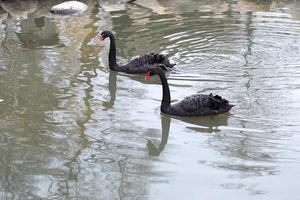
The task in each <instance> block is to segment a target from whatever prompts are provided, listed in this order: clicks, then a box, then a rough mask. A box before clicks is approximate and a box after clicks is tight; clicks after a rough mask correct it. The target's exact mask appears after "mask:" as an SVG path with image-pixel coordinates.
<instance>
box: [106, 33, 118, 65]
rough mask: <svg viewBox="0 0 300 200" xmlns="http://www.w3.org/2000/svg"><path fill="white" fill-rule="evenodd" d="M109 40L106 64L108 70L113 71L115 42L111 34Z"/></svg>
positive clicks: (115, 62)
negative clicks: (107, 64)
mask: <svg viewBox="0 0 300 200" xmlns="http://www.w3.org/2000/svg"><path fill="white" fill-rule="evenodd" d="M109 39H110V47H109V54H108V63H109V68H110V69H111V70H114V69H115V68H116V67H117V61H116V41H115V37H114V35H113V34H111V35H110V36H109Z"/></svg>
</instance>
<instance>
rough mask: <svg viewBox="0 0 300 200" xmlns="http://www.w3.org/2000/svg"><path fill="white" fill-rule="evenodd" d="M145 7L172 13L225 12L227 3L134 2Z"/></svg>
mask: <svg viewBox="0 0 300 200" xmlns="http://www.w3.org/2000/svg"><path fill="white" fill-rule="evenodd" d="M135 3H136V4H138V5H141V6H143V7H146V8H150V9H151V10H153V11H154V12H156V13H158V14H173V13H183V12H195V11H198V12H206V11H217V12H225V11H227V10H228V3H227V2H225V1H221V0H212V1H210V0H206V1H199V0H186V1H180V0H137V1H136V2H135Z"/></svg>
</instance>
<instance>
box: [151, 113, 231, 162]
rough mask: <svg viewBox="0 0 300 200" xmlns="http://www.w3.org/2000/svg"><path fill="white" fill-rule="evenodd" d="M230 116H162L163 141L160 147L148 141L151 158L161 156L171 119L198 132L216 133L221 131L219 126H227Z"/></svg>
mask: <svg viewBox="0 0 300 200" xmlns="http://www.w3.org/2000/svg"><path fill="white" fill-rule="evenodd" d="M229 116H230V114H229V113H224V114H219V115H214V116H201V117H177V116H176V117H174V116H170V115H165V114H161V139H160V143H159V145H158V147H157V146H156V145H155V144H154V143H153V142H152V141H151V140H149V139H148V140H147V149H148V154H149V155H150V156H159V155H160V153H161V152H162V151H163V150H164V148H165V146H166V144H167V142H168V138H169V132H170V123H171V118H173V120H180V121H183V122H185V123H188V124H190V125H193V126H186V128H188V129H192V130H196V131H198V132H203V133H204V132H205V133H214V132H218V131H220V130H219V129H218V127H219V126H227V124H228V118H229Z"/></svg>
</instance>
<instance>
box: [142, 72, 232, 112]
mask: <svg viewBox="0 0 300 200" xmlns="http://www.w3.org/2000/svg"><path fill="white" fill-rule="evenodd" d="M155 74H157V75H158V76H159V77H160V80H161V83H162V87H163V97H162V102H161V106H160V109H161V112H163V113H166V114H170V115H176V116H205V115H215V114H220V113H225V112H228V111H229V110H230V109H231V108H232V107H233V105H230V104H229V102H228V101H227V100H226V99H224V98H222V97H220V96H218V95H212V94H209V95H207V94H194V95H191V96H188V97H185V98H184V99H183V100H182V101H179V102H177V103H174V104H171V96H170V90H169V85H168V82H167V79H166V76H165V74H164V73H163V72H162V71H161V70H160V69H152V70H150V71H149V72H148V73H147V74H146V78H149V77H148V76H153V75H155Z"/></svg>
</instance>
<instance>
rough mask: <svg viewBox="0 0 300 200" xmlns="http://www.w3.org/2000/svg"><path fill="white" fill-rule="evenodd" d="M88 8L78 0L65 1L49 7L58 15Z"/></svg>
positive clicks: (75, 12) (76, 12)
mask: <svg viewBox="0 0 300 200" xmlns="http://www.w3.org/2000/svg"><path fill="white" fill-rule="evenodd" d="M87 9H88V6H87V5H86V4H84V3H82V2H79V1H66V2H63V3H61V4H58V5H55V6H53V7H52V8H51V10H50V12H51V13H52V14H59V15H74V14H81V13H83V12H85V11H86V10H87Z"/></svg>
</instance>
